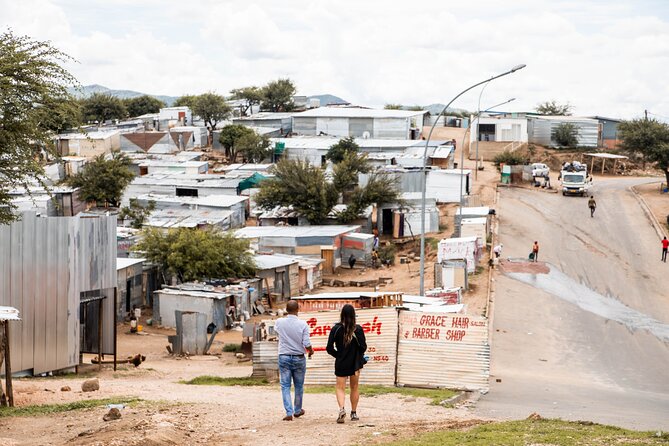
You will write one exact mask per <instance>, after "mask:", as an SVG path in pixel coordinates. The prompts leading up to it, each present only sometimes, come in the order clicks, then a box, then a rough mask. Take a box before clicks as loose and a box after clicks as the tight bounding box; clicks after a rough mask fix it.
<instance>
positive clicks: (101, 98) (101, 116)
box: [81, 93, 128, 124]
mask: <svg viewBox="0 0 669 446" xmlns="http://www.w3.org/2000/svg"><path fill="white" fill-rule="evenodd" d="M81 112H82V114H83V118H84V121H86V122H93V121H98V123H100V124H102V123H104V122H105V121H109V120H111V119H123V118H125V117H127V116H128V110H127V109H126V108H125V105H124V104H123V101H122V100H121V99H119V98H117V97H116V96H112V95H110V94H104V93H93V94H92V95H90V96H89V97H87V98H85V99H82V100H81Z"/></svg>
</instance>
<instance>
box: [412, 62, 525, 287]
mask: <svg viewBox="0 0 669 446" xmlns="http://www.w3.org/2000/svg"><path fill="white" fill-rule="evenodd" d="M525 66H526V65H525V64H522V65H516V66H515V67H513V68H511V69H510V70H509V71H505V72H504V73H502V74H498V75H497V76H493V77H491V78H490V79H486V80H484V81H481V82H477V83H475V84H474V85H472V86H470V87H467V88H466V89H464V90H462V91H461V92H460V93H458V94H457V95H456V96H455V97H454V98H453V99H451V100H450V101H449V103H448V104H446V105H445V106H444V108H443V109H442V110H441V112H440V113H439V114H438V115H437V117H436V118H435V120H434V123H433V124H432V127H430V133H428V135H427V140H426V141H425V150H424V151H423V185H422V193H421V215H420V230H421V231H420V295H421V296H423V295H425V194H426V189H427V149H428V146H429V144H430V138H432V132H434V128H435V127H436V125H437V122H438V121H439V117H440V116H441V115H443V114H444V113H445V112H446V110H447V109H448V107H450V105H451V104H452V103H453V102H455V100H456V99H458V98H459V97H460V96H462V95H463V94H465V93H466V92H468V91H469V90H471V89H472V88H476V87H478V86H479V85H482V84H485V83H488V82H490V81H493V80H495V79H498V78H500V77H502V76H506V75H507V74H511V73H515V72H516V71H518V70H521V69H523V68H525ZM460 150H462V148H461V149H460ZM461 181H462V178H461Z"/></svg>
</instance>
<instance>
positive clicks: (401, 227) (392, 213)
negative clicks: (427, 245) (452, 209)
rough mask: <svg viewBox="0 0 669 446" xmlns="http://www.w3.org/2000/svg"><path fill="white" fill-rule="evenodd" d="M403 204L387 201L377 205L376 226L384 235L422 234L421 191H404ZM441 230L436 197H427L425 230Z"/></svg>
mask: <svg viewBox="0 0 669 446" xmlns="http://www.w3.org/2000/svg"><path fill="white" fill-rule="evenodd" d="M402 200H403V203H402V205H400V204H398V203H385V204H382V205H381V206H377V207H376V226H377V227H378V228H379V232H380V233H381V234H384V235H392V236H393V237H394V238H401V237H409V236H415V235H420V233H421V230H420V229H421V193H420V192H404V193H402ZM438 231H439V209H438V208H437V200H436V198H434V197H425V232H426V233H430V232H438Z"/></svg>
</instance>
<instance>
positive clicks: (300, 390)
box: [274, 300, 314, 421]
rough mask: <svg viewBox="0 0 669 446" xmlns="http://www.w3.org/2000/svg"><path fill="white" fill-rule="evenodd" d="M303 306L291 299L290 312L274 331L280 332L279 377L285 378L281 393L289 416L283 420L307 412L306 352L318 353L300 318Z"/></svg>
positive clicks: (305, 324)
mask: <svg viewBox="0 0 669 446" xmlns="http://www.w3.org/2000/svg"><path fill="white" fill-rule="evenodd" d="M299 309H300V306H299V305H298V304H297V301H294V300H290V301H288V303H287V304H286V311H287V312H288V315H287V316H286V317H283V318H281V319H277V321H276V323H275V324H274V330H275V331H276V332H277V333H278V334H279V376H280V381H281V396H282V397H283V407H284V409H285V410H286V416H285V417H284V418H283V421H292V419H293V417H295V418H299V417H301V416H302V415H304V413H305V412H304V409H302V395H303V394H304V375H305V374H306V372H307V361H306V358H305V357H304V353H305V351H306V352H308V353H309V358H311V355H313V354H314V349H313V347H312V346H311V340H310V339H309V327H308V326H307V323H306V322H304V321H303V320H301V319H298V318H297V313H298V311H299ZM291 381H292V382H293V384H294V385H295V402H294V404H293V401H291V398H290V387H291Z"/></svg>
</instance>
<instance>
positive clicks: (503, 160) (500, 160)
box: [492, 150, 526, 171]
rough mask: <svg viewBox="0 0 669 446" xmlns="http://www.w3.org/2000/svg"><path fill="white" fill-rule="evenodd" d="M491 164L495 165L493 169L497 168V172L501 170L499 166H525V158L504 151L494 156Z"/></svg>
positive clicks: (518, 154) (516, 153)
mask: <svg viewBox="0 0 669 446" xmlns="http://www.w3.org/2000/svg"><path fill="white" fill-rule="evenodd" d="M492 161H493V164H495V167H497V170H500V171H501V170H502V168H501V167H500V165H502V164H506V165H508V166H518V165H521V164H525V161H526V160H525V156H523V155H522V154H521V153H518V152H510V151H508V150H505V151H504V152H502V153H500V154H498V155H495V158H493V160H492Z"/></svg>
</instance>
